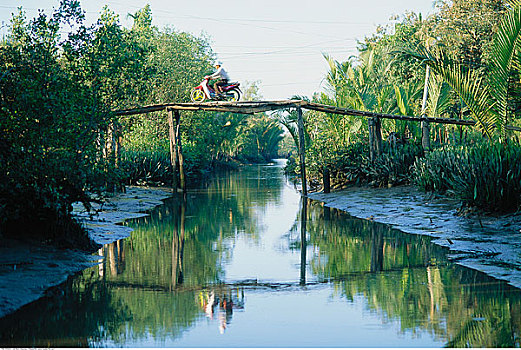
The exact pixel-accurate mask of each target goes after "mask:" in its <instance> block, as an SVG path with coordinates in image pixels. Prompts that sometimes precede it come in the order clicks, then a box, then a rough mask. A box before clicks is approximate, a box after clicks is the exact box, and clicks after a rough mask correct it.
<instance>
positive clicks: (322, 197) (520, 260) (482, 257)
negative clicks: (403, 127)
mask: <svg viewBox="0 0 521 350" xmlns="http://www.w3.org/2000/svg"><path fill="white" fill-rule="evenodd" d="M309 198H311V199H314V200H318V201H321V202H324V204H325V205H326V206H328V207H333V208H337V209H340V210H343V211H346V212H347V213H349V214H350V215H352V216H354V217H358V218H362V219H368V220H374V221H377V222H381V223H384V224H388V225H391V226H392V227H394V228H397V229H399V230H401V231H403V232H406V233H410V234H421V235H427V236H431V237H433V243H435V244H438V245H440V246H443V247H446V248H447V249H448V250H449V256H450V259H451V260H453V261H454V262H455V263H457V264H459V265H462V266H465V267H469V268H472V269H475V270H479V271H482V272H484V273H486V274H488V275H490V276H492V277H495V278H497V279H500V280H504V281H507V282H508V283H509V284H511V285H513V286H515V287H517V288H521V231H520V229H521V214H519V213H516V214H509V215H502V216H484V215H478V214H470V215H466V216H461V215H458V209H459V204H458V202H457V201H455V200H450V199H447V198H442V197H438V196H434V195H429V194H425V193H422V192H420V191H418V190H416V189H415V188H414V187H412V186H400V187H394V188H366V187H364V188H349V189H345V190H341V191H337V192H333V193H328V194H325V193H314V194H310V195H309Z"/></svg>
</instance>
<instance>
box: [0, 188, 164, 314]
mask: <svg viewBox="0 0 521 350" xmlns="http://www.w3.org/2000/svg"><path fill="white" fill-rule="evenodd" d="M170 196H171V193H170V192H168V190H166V189H161V188H140V187H127V191H126V193H120V194H118V195H116V196H114V197H111V198H108V199H106V200H105V201H103V203H102V204H93V212H92V213H87V212H86V210H85V209H84V208H83V205H81V204H80V203H78V204H76V205H74V212H73V213H74V215H75V216H76V217H77V218H79V220H80V221H81V222H82V223H83V224H84V225H85V227H86V228H87V230H88V231H89V235H90V236H91V238H92V239H93V240H94V241H95V242H96V243H98V244H108V243H111V242H115V241H117V240H120V239H123V238H126V237H128V236H129V235H130V233H131V232H132V229H131V228H130V227H127V226H123V225H121V223H122V222H123V221H125V220H128V219H133V218H138V217H143V216H146V215H148V214H146V212H147V211H148V210H150V209H152V208H154V207H156V206H158V205H160V204H162V203H163V202H162V200H163V199H166V198H168V197H170ZM101 259H102V257H101V256H98V255H95V254H89V253H86V252H83V251H79V250H72V249H57V248H55V247H52V246H45V245H42V244H38V243H32V242H21V241H16V240H5V239H4V240H2V246H1V247H0V317H3V316H5V315H7V314H9V313H12V312H14V311H16V310H17V309H19V308H21V307H23V306H24V305H26V304H29V303H31V302H32V301H35V300H37V299H39V298H41V297H42V296H44V295H45V293H46V291H47V290H48V289H49V288H51V287H53V286H56V285H59V284H61V283H63V282H64V281H65V280H66V279H67V277H69V276H71V275H73V274H75V273H77V272H80V271H82V270H84V269H86V268H88V267H91V266H93V265H96V264H98V263H99V261H100V260H101Z"/></svg>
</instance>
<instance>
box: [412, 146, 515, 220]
mask: <svg viewBox="0 0 521 350" xmlns="http://www.w3.org/2000/svg"><path fill="white" fill-rule="evenodd" d="M414 179H415V183H416V184H417V185H418V186H419V187H420V189H423V190H425V191H434V192H438V193H445V194H448V195H451V196H454V197H455V198H457V199H460V200H462V201H463V202H464V203H465V204H466V205H468V206H472V207H477V208H480V209H483V210H487V211H492V212H494V211H500V212H511V211H515V210H518V209H519V205H520V204H521V149H520V147H519V145H517V144H514V143H509V144H490V143H488V142H483V143H479V144H475V145H466V146H450V147H443V148H440V149H437V150H435V151H432V152H431V153H429V155H428V156H427V157H426V158H424V159H420V160H418V161H417V162H416V163H415V165H414Z"/></svg>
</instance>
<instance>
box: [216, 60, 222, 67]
mask: <svg viewBox="0 0 521 350" xmlns="http://www.w3.org/2000/svg"><path fill="white" fill-rule="evenodd" d="M222 65H223V64H222V62H220V61H217V62H215V66H222Z"/></svg>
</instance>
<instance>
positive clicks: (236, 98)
mask: <svg viewBox="0 0 521 350" xmlns="http://www.w3.org/2000/svg"><path fill="white" fill-rule="evenodd" d="M230 95H231V96H230ZM228 96H230V97H229V100H230V101H232V102H237V101H239V100H240V99H241V92H240V91H239V90H238V89H232V90H230V91H229V92H228Z"/></svg>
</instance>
